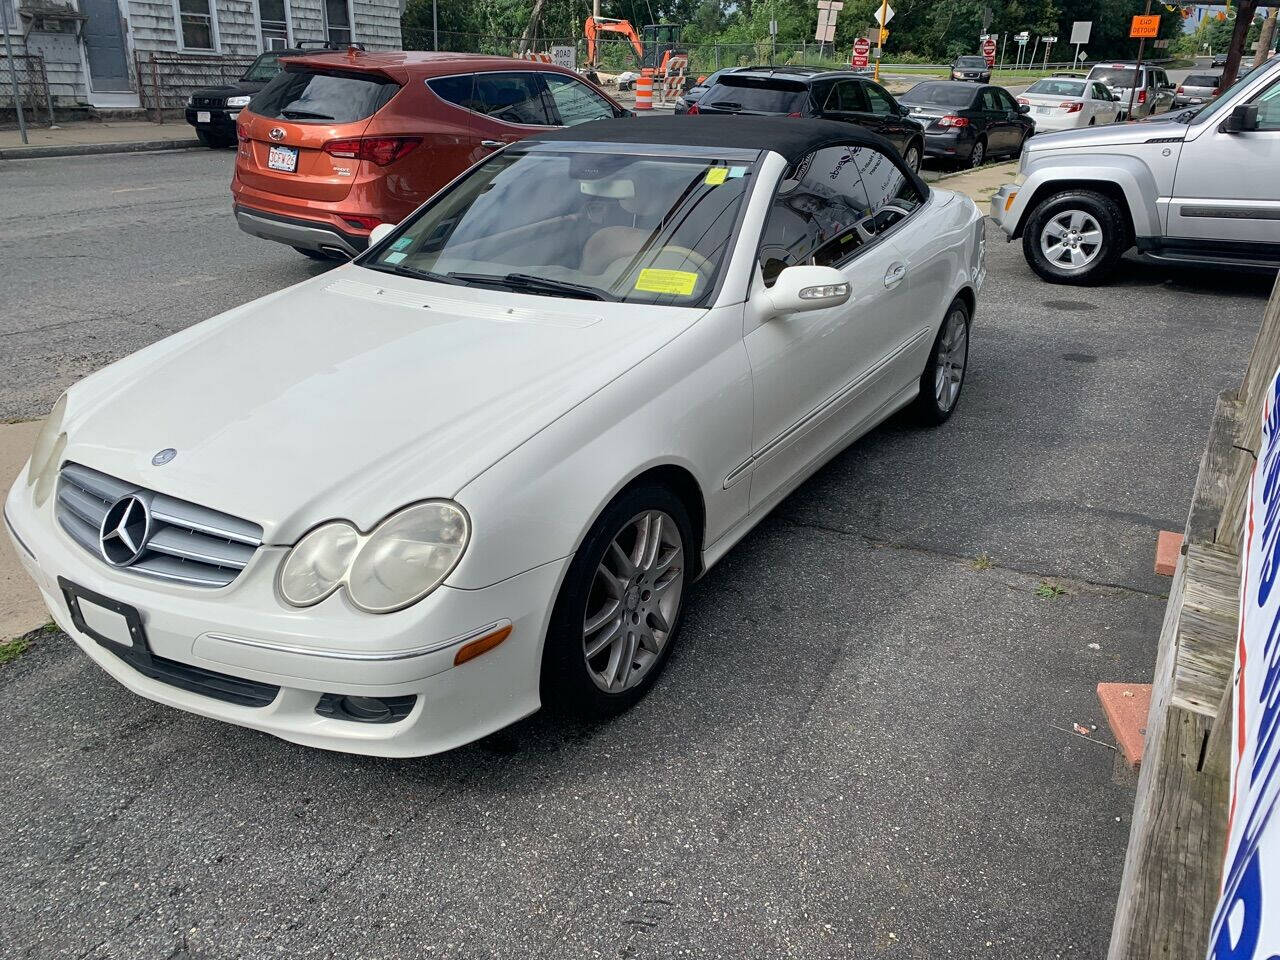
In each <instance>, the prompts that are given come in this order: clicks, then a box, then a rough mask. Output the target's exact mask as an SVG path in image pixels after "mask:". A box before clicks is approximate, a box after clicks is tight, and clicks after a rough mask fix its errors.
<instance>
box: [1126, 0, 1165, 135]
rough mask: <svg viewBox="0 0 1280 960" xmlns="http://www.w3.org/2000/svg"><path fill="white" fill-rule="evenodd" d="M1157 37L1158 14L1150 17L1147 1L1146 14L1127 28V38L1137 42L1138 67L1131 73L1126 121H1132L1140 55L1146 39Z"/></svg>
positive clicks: (1140, 62) (1158, 32)
mask: <svg viewBox="0 0 1280 960" xmlns="http://www.w3.org/2000/svg"><path fill="white" fill-rule="evenodd" d="M1159 35H1160V14H1158V13H1157V14H1154V15H1151V0H1147V13H1146V14H1143V15H1141V16H1137V17H1134V18H1133V23H1132V24H1131V25H1130V26H1129V36H1130V37H1134V38H1137V41H1138V65H1137V67H1136V68H1135V69H1134V72H1133V86H1132V87H1130V88H1129V112H1128V113H1127V114H1126V115H1125V118H1126V119H1128V120H1132V119H1133V100H1134V97H1135V96H1137V93H1138V80H1139V79H1140V78H1141V77H1142V54H1143V53H1144V52H1145V50H1146V46H1147V39H1148V38H1149V37H1157V36H1159ZM1153 109H1154V107H1153Z"/></svg>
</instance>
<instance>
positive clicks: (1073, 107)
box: [1058, 100, 1084, 113]
mask: <svg viewBox="0 0 1280 960" xmlns="http://www.w3.org/2000/svg"><path fill="white" fill-rule="evenodd" d="M1058 109H1059V110H1065V111H1067V113H1079V112H1080V111H1081V110H1083V109H1084V101H1083V100H1077V101H1076V102H1075V103H1060V104H1058Z"/></svg>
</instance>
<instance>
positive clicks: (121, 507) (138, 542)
mask: <svg viewBox="0 0 1280 960" xmlns="http://www.w3.org/2000/svg"><path fill="white" fill-rule="evenodd" d="M150 535H151V511H150V510H148V509H147V505H146V503H145V502H144V501H143V499H142V498H141V497H139V496H137V495H136V494H132V493H129V494H125V496H123V497H121V498H120V499H119V500H117V501H116V502H115V503H113V504H112V505H111V508H110V509H109V510H108V511H107V515H106V516H105V517H103V518H102V529H101V530H100V531H99V533H98V549H99V550H101V551H102V559H103V560H105V561H107V563H109V564H111V565H112V566H113V567H127V566H129V564H131V563H133V562H134V561H135V560H137V559H138V558H139V557H140V556H142V552H143V551H144V550H145V549H146V548H147V539H148V538H149V537H150Z"/></svg>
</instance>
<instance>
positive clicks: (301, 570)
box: [279, 500, 471, 613]
mask: <svg viewBox="0 0 1280 960" xmlns="http://www.w3.org/2000/svg"><path fill="white" fill-rule="evenodd" d="M470 536H471V523H470V520H469V519H468V518H467V515H466V513H465V512H464V511H463V509H462V508H461V507H460V506H458V505H457V504H456V503H451V502H450V501H447V500H428V501H425V502H423V503H418V504H414V505H413V506H411V507H405V508H404V509H403V510H400V511H399V512H397V513H394V514H392V515H391V516H389V517H387V518H386V519H385V520H383V521H382V522H381V523H379V524H378V525H377V526H376V527H374V528H373V530H372V532H370V533H368V534H361V533H360V532H359V531H358V530H356V528H355V527H353V526H351V524H349V523H346V522H345V521H334V522H332V523H326V524H324V525H322V526H319V527H316V528H315V529H314V530H312V531H311V532H310V533H308V534H307V535H306V536H305V537H303V538H302V539H301V540H299V541H298V543H297V545H295V546H294V548H293V549H292V550H290V551H289V555H288V556H287V557H286V558H285V561H284V563H283V564H282V565H281V567H280V578H279V591H280V596H281V597H283V598H284V600H285V601H286V602H287V603H289V604H292V605H293V606H296V607H306V606H311V605H312V604H315V603H319V602H320V601H321V600H323V599H324V598H325V597H327V596H329V595H330V594H331V593H333V592H334V591H335V590H337V589H338V588H339V587H341V586H345V587H346V590H347V596H348V597H350V598H351V602H352V603H354V604H355V605H356V606H357V607H359V608H360V609H361V610H364V611H366V612H368V613H390V612H391V611H393V610H400V609H403V608H404V607H407V606H410V605H412V604H414V603H417V602H418V601H419V600H421V599H422V598H423V597H425V596H427V594H429V593H431V591H433V590H435V589H436V587H438V586H440V584H441V583H443V582H444V579H445V577H447V576H448V575H449V574H450V573H451V572H452V571H453V568H454V567H455V566H457V564H458V561H459V560H460V559H461V558H462V552H463V551H464V550H465V549H466V547H467V541H468V540H469V539H470Z"/></svg>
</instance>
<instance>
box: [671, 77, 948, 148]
mask: <svg viewBox="0 0 1280 960" xmlns="http://www.w3.org/2000/svg"><path fill="white" fill-rule="evenodd" d="M688 112H689V113H691V114H713V113H716V114H723V113H731V114H743V115H747V116H765V117H778V116H781V117H821V118H822V119H824V120H838V121H842V122H845V123H852V124H856V125H857V126H859V127H863V128H865V129H867V130H870V131H872V132H873V133H878V134H880V136H882V137H884V138H885V139H886V140H888V141H889V142H890V143H892V144H893V145H894V146H895V147H897V148H898V152H899V153H901V154H902V159H903V160H904V161H905V162H906V164H907V166H908V167H909V168H911V169H912V170H919V169H920V158H921V157H922V156H924V125H923V124H921V123H919V122H918V121H916V120H913V119H912V118H911V117H910V116H908V111H907V110H906V108H904V107H901V106H899V105H898V101H897V100H895V99H894V98H893V97H892V96H891V95H890V94H889V91H887V90H885V88H884V87H882V86H880V84H878V83H873V82H872V81H870V80H868V79H867V78H866V77H863V76H859V75H858V74H856V73H854V72H853V71H850V70H821V69H818V68H816V67H777V68H769V67H762V68H743V69H740V70H735V71H734V72H733V73H726V74H724V75H722V76H721V77H720V78H719V80H718V81H717V82H716V84H715V86H713V87H710V88H709V89H708V90H707V92H706V93H704V94H703V95H702V98H701V99H700V100H699V101H698V102H697V103H696V104H694V105H692V106H691V107H690V108H689V111H688Z"/></svg>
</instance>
